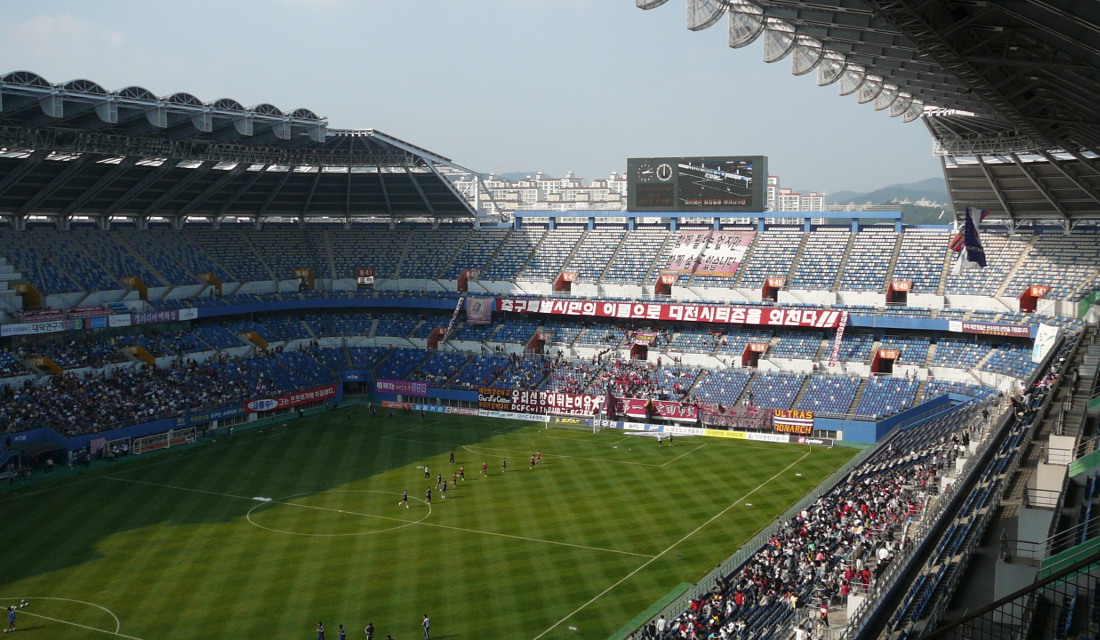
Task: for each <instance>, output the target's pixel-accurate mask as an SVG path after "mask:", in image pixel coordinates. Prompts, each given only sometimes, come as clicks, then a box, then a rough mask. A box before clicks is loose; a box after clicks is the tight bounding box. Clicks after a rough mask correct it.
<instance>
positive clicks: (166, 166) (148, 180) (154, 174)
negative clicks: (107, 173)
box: [103, 159, 176, 220]
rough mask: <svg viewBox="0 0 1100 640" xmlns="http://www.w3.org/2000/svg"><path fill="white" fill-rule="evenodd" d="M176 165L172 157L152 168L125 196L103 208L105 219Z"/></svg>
mask: <svg viewBox="0 0 1100 640" xmlns="http://www.w3.org/2000/svg"><path fill="white" fill-rule="evenodd" d="M175 167H176V161H175V160H172V159H168V160H165V161H164V163H162V164H161V165H160V166H159V167H157V168H155V169H152V170H150V171H149V173H147V174H146V175H145V177H143V178H142V179H141V180H138V183H137V184H135V185H134V186H132V187H130V190H129V191H127V192H126V193H125V194H123V196H122V197H121V198H119V199H117V200H115V201H114V202H112V203H111V204H110V205H109V206H108V207H107V208H106V209H104V210H103V218H104V220H106V219H108V218H110V217H111V216H112V215H114V214H115V212H117V211H120V210H122V208H123V207H125V206H126V205H128V204H130V201H131V200H133V199H134V198H136V197H137V196H138V195H139V194H141V193H142V192H143V191H145V190H146V189H148V188H149V187H150V186H152V184H153V183H154V182H156V181H157V180H160V179H161V178H163V177H164V174H166V173H168V172H169V171H170V170H172V169H174V168H175Z"/></svg>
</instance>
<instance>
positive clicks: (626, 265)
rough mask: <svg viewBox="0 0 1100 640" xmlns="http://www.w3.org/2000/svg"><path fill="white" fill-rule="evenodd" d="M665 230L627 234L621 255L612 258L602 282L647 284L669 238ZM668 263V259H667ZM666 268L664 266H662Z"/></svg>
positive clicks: (620, 251) (647, 230)
mask: <svg viewBox="0 0 1100 640" xmlns="http://www.w3.org/2000/svg"><path fill="white" fill-rule="evenodd" d="M668 233H669V232H668V231H666V230H664V229H640V230H634V231H630V232H628V233H627V234H626V239H625V240H624V241H623V243H622V246H621V247H620V249H619V253H618V254H616V255H615V256H614V257H613V258H611V260H610V262H609V264H608V265H607V271H606V272H605V273H604V276H603V280H602V282H606V283H608V284H637V285H641V284H645V283H646V282H648V281H649V279H648V278H647V276H649V275H650V271H651V270H652V269H653V265H654V264H656V263H657V258H659V256H658V255H657V254H658V252H659V251H660V250H661V246H662V245H663V244H664V242H665V238H667V237H668ZM666 263H667V257H666ZM660 266H661V267H663V266H665V265H664V264H661V265H660Z"/></svg>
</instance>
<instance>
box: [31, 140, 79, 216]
mask: <svg viewBox="0 0 1100 640" xmlns="http://www.w3.org/2000/svg"><path fill="white" fill-rule="evenodd" d="M89 159H90V156H87V155H83V156H80V157H79V158H77V159H76V160H70V161H69V162H68V166H66V167H65V168H64V169H62V170H61V173H59V174H57V175H56V176H54V178H53V180H50V183H49V184H47V185H46V186H45V187H42V188H41V189H39V190H37V191H36V192H35V194H34V195H33V196H31V197H30V198H29V199H28V200H27V201H26V202H25V203H24V204H23V206H22V207H19V212H18V215H19V216H25V215H27V214H28V213H33V211H34V209H35V207H37V206H38V205H40V204H42V203H43V202H45V201H46V198H49V197H50V196H51V195H53V194H54V192H56V191H57V190H58V189H59V188H61V187H62V186H63V185H64V184H65V183H66V182H68V181H69V180H70V179H72V177H73V176H75V175H76V174H77V173H79V172H80V170H81V169H83V168H84V167H86V166H87V165H88V162H89Z"/></svg>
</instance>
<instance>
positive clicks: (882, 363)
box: [871, 349, 901, 376]
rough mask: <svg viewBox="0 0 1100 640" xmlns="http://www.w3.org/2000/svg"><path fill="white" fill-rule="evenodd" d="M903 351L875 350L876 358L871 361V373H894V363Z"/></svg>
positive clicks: (885, 374)
mask: <svg viewBox="0 0 1100 640" xmlns="http://www.w3.org/2000/svg"><path fill="white" fill-rule="evenodd" d="M900 355H901V352H900V351H898V350H897V349H879V350H878V351H876V352H875V358H874V360H872V361H871V374H872V375H884V376H889V375H893V373H894V363H895V362H897V360H898V357H899V356H900Z"/></svg>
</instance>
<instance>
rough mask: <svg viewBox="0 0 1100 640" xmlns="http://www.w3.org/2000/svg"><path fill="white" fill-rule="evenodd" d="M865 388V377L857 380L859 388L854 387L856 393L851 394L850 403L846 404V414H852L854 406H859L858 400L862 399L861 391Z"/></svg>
mask: <svg viewBox="0 0 1100 640" xmlns="http://www.w3.org/2000/svg"><path fill="white" fill-rule="evenodd" d="M866 390H867V379H866V378H865V379H863V380H860V381H859V388H858V389H856V393H855V395H854V396H852V404H850V405H848V410H847V411H846V412H845V414H846V415H852V414H854V413H855V410H856V407H858V406H859V401H860V400H862V399H863V392H864V391H866Z"/></svg>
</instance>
